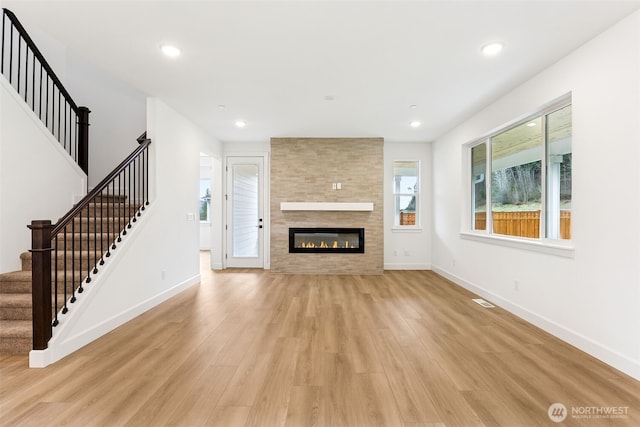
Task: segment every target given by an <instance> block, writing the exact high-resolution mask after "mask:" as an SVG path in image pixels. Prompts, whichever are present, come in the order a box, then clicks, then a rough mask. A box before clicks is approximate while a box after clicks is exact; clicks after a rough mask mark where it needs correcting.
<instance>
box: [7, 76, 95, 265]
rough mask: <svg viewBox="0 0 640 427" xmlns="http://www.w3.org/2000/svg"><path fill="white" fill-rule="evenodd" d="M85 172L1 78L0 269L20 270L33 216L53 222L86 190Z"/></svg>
mask: <svg viewBox="0 0 640 427" xmlns="http://www.w3.org/2000/svg"><path fill="white" fill-rule="evenodd" d="M86 185H87V183H86V176H85V175H84V172H82V170H81V169H80V168H79V167H78V166H77V165H76V164H75V162H74V161H73V160H72V159H71V157H70V156H69V155H68V154H67V153H66V151H65V150H64V149H63V148H62V147H61V146H60V144H59V143H58V141H57V140H56V139H55V138H54V137H53V136H52V135H51V132H49V130H47V128H46V127H45V126H44V125H43V124H42V122H41V121H40V120H39V119H38V118H37V117H36V115H35V114H34V113H33V112H32V111H31V109H30V108H29V107H27V105H26V104H25V102H24V101H23V100H22V99H20V97H19V96H18V95H17V94H16V92H15V90H14V89H13V88H12V87H11V86H10V85H9V83H8V82H7V81H6V80H5V79H4V77H0V272H8V271H14V270H19V269H20V268H21V264H20V253H21V252H25V251H27V250H28V249H29V248H30V247H31V232H30V231H29V230H28V229H27V224H30V223H31V221H32V220H41V219H43V220H47V219H48V220H51V221H52V222H53V223H55V222H56V221H57V220H58V219H59V218H60V217H61V216H62V215H64V214H65V213H66V212H67V211H68V210H69V209H70V208H71V207H72V206H73V202H74V201H77V200H79V198H80V197H82V196H83V195H84V194H85V193H86Z"/></svg>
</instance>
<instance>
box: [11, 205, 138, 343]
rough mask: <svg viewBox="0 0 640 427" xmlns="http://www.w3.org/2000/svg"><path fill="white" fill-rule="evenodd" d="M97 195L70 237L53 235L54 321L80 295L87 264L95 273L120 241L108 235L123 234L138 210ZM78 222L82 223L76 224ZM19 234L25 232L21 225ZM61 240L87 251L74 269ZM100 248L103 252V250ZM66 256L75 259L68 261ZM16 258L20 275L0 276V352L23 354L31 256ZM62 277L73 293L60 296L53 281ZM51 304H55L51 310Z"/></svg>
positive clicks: (28, 336)
mask: <svg viewBox="0 0 640 427" xmlns="http://www.w3.org/2000/svg"><path fill="white" fill-rule="evenodd" d="M98 197H99V201H100V202H99V203H94V204H90V205H89V206H88V207H87V208H85V210H84V211H83V212H84V214H83V215H81V216H80V218H82V219H80V218H76V219H74V222H75V224H74V226H73V227H71V228H73V230H74V231H75V232H74V233H70V232H67V233H60V234H58V239H57V241H58V253H57V255H56V254H55V253H54V254H52V257H57V260H56V261H54V260H53V259H52V263H51V264H52V270H53V273H52V277H51V283H52V285H51V286H52V289H53V290H55V291H57V294H58V298H53V297H52V310H53V311H54V318H55V312H58V311H60V310H62V309H63V308H64V302H65V301H69V300H70V299H71V298H72V297H73V296H74V295H73V294H74V293H75V297H77V298H79V297H80V295H79V294H78V286H79V285H80V283H81V282H82V281H83V280H84V279H85V278H86V276H87V273H88V272H89V270H91V273H93V271H94V269H93V266H96V267H97V268H98V270H99V267H100V263H101V262H102V263H104V258H103V257H108V256H109V255H110V253H111V250H112V249H113V247H114V246H115V245H114V244H115V243H116V242H117V241H118V239H121V237H120V236H121V235H120V234H118V233H117V231H116V232H114V231H115V230H122V229H124V231H123V233H124V234H126V228H127V225H128V224H130V222H129V220H130V219H132V218H131V214H133V215H134V216H135V212H136V211H137V209H138V207H137V206H133V205H131V204H129V203H127V202H126V197H125V196H112V195H109V196H106V195H103V196H98ZM107 213H108V216H107ZM81 221H82V223H80V222H81ZM107 226H108V227H109V230H110V232H108V233H107V232H106V231H105V230H106V228H107ZM80 231H82V232H80ZM25 232H28V230H27V229H26V227H25ZM114 239H115V240H114ZM65 241H66V245H67V248H71V247H72V246H73V247H74V248H79V247H82V248H84V249H83V251H86V249H89V251H88V252H84V253H85V254H86V253H89V259H87V256H86V255H84V259H83V260H82V264H81V265H80V259H79V255H78V252H77V251H76V255H75V256H74V255H72V254H71V252H70V251H67V252H66V253H67V256H66V257H65V251H64V250H63V249H64V248H63V246H64V242H65ZM94 249H95V250H94ZM104 249H106V250H107V252H103V251H104ZM80 253H82V252H80ZM107 254H108V255H107ZM72 258H75V259H74V260H72ZM20 259H21V261H22V269H21V270H20V271H14V272H10V273H3V274H0V354H24V355H26V354H28V353H29V351H30V350H31V349H32V348H33V345H32V336H33V325H32V310H31V301H32V296H31V283H32V282H31V279H32V274H31V252H24V253H22V254H21V255H20ZM65 260H66V262H65ZM65 264H66V265H65ZM70 264H73V267H75V268H73V269H72V268H71V265H70ZM96 264H97V265H96ZM65 277H66V278H67V279H69V278H72V279H73V282H74V286H73V289H75V292H73V291H71V290H70V289H69V288H67V289H66V292H67V294H66V295H65V289H64V286H62V285H60V286H58V287H56V281H57V282H58V283H60V284H62V283H63V282H64V278H65ZM55 291H54V292H55ZM56 300H57V301H58V302H57V307H56V302H55V301H56ZM69 304H70V305H71V304H72V303H69ZM56 309H57V310H56Z"/></svg>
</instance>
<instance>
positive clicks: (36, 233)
mask: <svg viewBox="0 0 640 427" xmlns="http://www.w3.org/2000/svg"><path fill="white" fill-rule="evenodd" d="M29 228H30V229H31V253H32V258H31V270H32V274H33V278H32V292H31V298H32V303H33V349H34V350H44V349H46V348H47V345H48V343H49V340H50V339H51V320H52V316H51V229H52V226H51V221H48V220H46V221H31V225H30V226H29Z"/></svg>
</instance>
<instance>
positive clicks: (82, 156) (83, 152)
mask: <svg viewBox="0 0 640 427" xmlns="http://www.w3.org/2000/svg"><path fill="white" fill-rule="evenodd" d="M90 112H91V111H90V110H89V109H88V108H87V107H78V165H79V166H80V168H81V169H82V170H83V171H84V173H86V174H89V113H90Z"/></svg>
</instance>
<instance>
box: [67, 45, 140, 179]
mask: <svg viewBox="0 0 640 427" xmlns="http://www.w3.org/2000/svg"><path fill="white" fill-rule="evenodd" d="M65 77H66V78H65V86H66V87H67V90H68V91H69V93H70V94H71V96H73V97H74V100H75V101H76V102H77V103H79V105H82V106H86V107H88V108H89V109H90V110H91V114H89V189H91V188H93V186H95V185H96V184H98V183H99V182H100V181H101V180H102V179H103V178H104V177H105V176H107V174H108V173H109V172H111V171H112V170H113V169H114V168H115V167H116V166H117V165H119V164H120V162H122V160H124V159H125V158H126V157H127V156H128V155H129V154H131V152H132V151H133V150H135V149H136V147H137V146H138V142H137V141H136V138H137V137H139V136H140V135H141V134H142V133H143V132H144V131H145V130H146V126H147V123H146V102H147V101H146V100H147V97H146V95H145V94H144V93H142V92H140V91H138V90H137V89H134V88H133V87H131V86H129V85H128V84H126V83H124V82H122V81H120V80H118V79H116V78H114V77H111V76H110V75H108V74H106V73H105V72H104V71H102V70H101V69H99V68H97V67H95V66H93V65H92V64H90V63H88V62H86V61H85V60H83V59H81V58H80V57H79V56H78V55H75V54H74V53H73V52H70V53H68V54H67V63H66V75H65Z"/></svg>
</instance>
